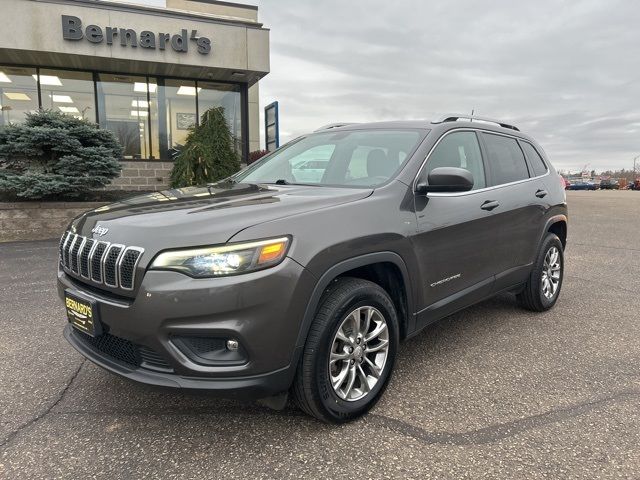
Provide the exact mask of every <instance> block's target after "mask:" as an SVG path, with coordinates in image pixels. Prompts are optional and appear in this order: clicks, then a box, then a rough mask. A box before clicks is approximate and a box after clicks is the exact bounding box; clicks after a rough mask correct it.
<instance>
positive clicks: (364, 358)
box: [293, 278, 399, 423]
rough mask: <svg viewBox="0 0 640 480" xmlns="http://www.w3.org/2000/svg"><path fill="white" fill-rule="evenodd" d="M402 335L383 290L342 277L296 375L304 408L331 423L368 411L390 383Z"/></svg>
mask: <svg viewBox="0 0 640 480" xmlns="http://www.w3.org/2000/svg"><path fill="white" fill-rule="evenodd" d="M398 332H399V330H398V319H397V314H396V311H395V308H394V306H393V302H392V300H391V299H390V298H389V295H388V294H387V293H386V292H385V291H384V290H383V289H382V288H381V287H380V286H378V285H377V284H375V283H373V282H369V281H367V280H362V279H358V278H340V279H338V280H337V281H336V282H335V283H334V284H332V286H331V287H330V288H329V289H328V291H327V292H326V293H325V295H324V297H323V299H322V301H321V304H320V307H319V309H318V313H317V314H316V317H315V319H314V322H313V324H312V326H311V330H310V332H309V336H308V338H307V343H306V345H305V348H304V352H303V354H302V358H301V359H300V364H299V366H298V370H297V372H296V379H295V382H294V386H293V394H294V397H295V399H296V402H297V403H298V405H299V406H300V408H302V410H304V411H305V412H307V413H308V414H310V415H313V416H314V417H316V418H318V419H320V420H322V421H325V422H332V423H342V422H346V421H349V420H351V419H354V418H356V417H358V416H360V415H362V414H363V413H365V412H366V411H368V410H369V409H370V408H371V407H372V406H373V405H375V403H376V402H377V400H378V399H379V398H380V395H381V394H382V392H383V391H384V389H385V387H386V384H387V382H388V381H389V378H390V375H391V370H392V369H393V364H394V361H395V356H396V352H397V348H398V336H399V334H398Z"/></svg>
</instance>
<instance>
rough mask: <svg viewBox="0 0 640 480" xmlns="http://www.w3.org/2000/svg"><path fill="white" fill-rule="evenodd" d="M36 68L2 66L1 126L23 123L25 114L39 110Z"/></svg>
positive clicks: (0, 86) (0, 71) (0, 84)
mask: <svg viewBox="0 0 640 480" xmlns="http://www.w3.org/2000/svg"><path fill="white" fill-rule="evenodd" d="M36 78H37V76H36V70H35V68H20V67H3V66H0V113H2V115H1V116H0V126H2V125H7V124H9V123H22V122H23V121H24V120H25V114H26V113H29V112H35V111H36V110H38V84H37V82H36Z"/></svg>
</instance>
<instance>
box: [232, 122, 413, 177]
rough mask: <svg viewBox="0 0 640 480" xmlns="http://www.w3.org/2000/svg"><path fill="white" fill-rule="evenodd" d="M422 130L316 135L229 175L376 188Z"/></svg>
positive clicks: (396, 167) (411, 147)
mask: <svg viewBox="0 0 640 480" xmlns="http://www.w3.org/2000/svg"><path fill="white" fill-rule="evenodd" d="M424 133H425V131H424V130H351V131H341V132H335V131H334V132H330V131H329V132H322V133H314V134H312V135H309V136H307V137H303V138H301V139H300V140H298V141H296V142H293V143H292V144H291V145H285V146H284V147H283V148H281V149H280V150H278V151H276V152H274V153H273V154H271V155H269V156H267V157H265V158H264V159H262V160H260V161H258V162H256V163H255V164H253V165H251V166H250V167H249V168H247V169H245V170H243V171H241V172H240V173H238V174H237V175H235V176H234V177H233V179H234V180H235V181H237V182H244V183H281V184H312V185H331V186H356V187H358V186H359V187H375V186H377V185H381V184H383V183H385V182H386V181H387V180H389V179H390V178H391V177H393V176H394V175H395V174H396V172H397V171H398V170H399V169H400V167H401V166H402V164H403V163H404V160H405V159H406V158H407V156H408V155H410V154H411V153H412V152H413V150H414V149H415V147H416V146H417V144H418V141H419V140H420V139H421V138H422V136H423V135H424Z"/></svg>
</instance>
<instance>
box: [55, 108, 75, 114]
mask: <svg viewBox="0 0 640 480" xmlns="http://www.w3.org/2000/svg"><path fill="white" fill-rule="evenodd" d="M58 108H59V109H60V111H61V112H64V113H80V110H78V109H77V108H76V107H58Z"/></svg>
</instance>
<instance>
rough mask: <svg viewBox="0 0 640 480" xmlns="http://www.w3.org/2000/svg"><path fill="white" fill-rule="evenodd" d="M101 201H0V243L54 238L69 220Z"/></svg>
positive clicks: (94, 206) (95, 206) (98, 204)
mask: <svg viewBox="0 0 640 480" xmlns="http://www.w3.org/2000/svg"><path fill="white" fill-rule="evenodd" d="M104 204H105V202H101V203H97V202H10V203H9V202H0V242H12V241H18V240H44V239H48V238H58V237H60V236H61V235H62V232H63V231H64V229H65V228H66V227H67V225H68V224H69V222H70V221H71V220H73V219H74V218H75V217H77V216H78V215H80V214H81V213H83V212H86V211H87V210H92V209H94V208H98V207H100V206H102V205H104Z"/></svg>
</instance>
